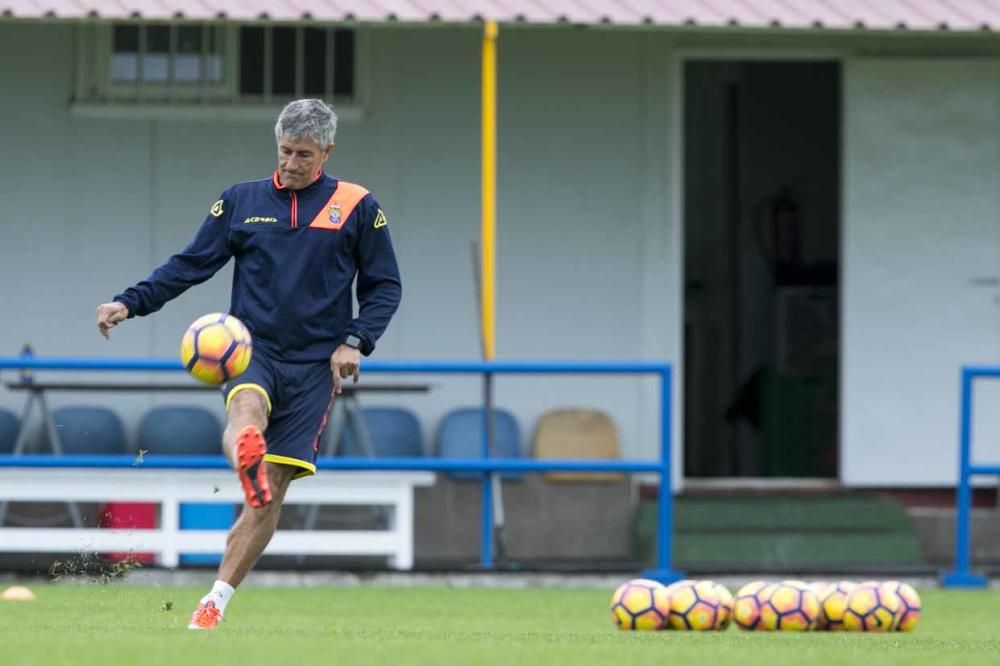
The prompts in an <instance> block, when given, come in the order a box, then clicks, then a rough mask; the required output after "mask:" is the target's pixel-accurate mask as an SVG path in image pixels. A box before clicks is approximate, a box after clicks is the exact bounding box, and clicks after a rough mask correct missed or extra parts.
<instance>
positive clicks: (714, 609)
mask: <svg viewBox="0 0 1000 666" xmlns="http://www.w3.org/2000/svg"><path fill="white" fill-rule="evenodd" d="M667 596H668V597H669V599H670V617H669V619H668V622H669V626H670V628H671V629H682V630H685V629H688V630H694V631H708V630H710V629H715V628H717V626H718V622H719V608H720V606H721V603H722V602H721V600H720V598H719V592H718V591H717V590H716V583H713V582H712V581H710V580H702V581H693V580H689V581H681V582H680V583H674V584H673V585H671V586H669V587H668V588H667Z"/></svg>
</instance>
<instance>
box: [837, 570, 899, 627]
mask: <svg viewBox="0 0 1000 666" xmlns="http://www.w3.org/2000/svg"><path fill="white" fill-rule="evenodd" d="M900 603H901V602H900V598H899V595H898V594H897V593H896V592H895V591H894V590H892V589H891V588H889V587H887V586H885V585H882V584H881V583H872V582H867V583H862V584H860V585H858V586H857V587H855V588H854V589H853V590H851V593H850V594H849V595H848V596H847V608H846V609H845V610H844V628H845V629H847V630H848V631H892V630H894V629H895V628H896V614H897V613H899V607H900Z"/></svg>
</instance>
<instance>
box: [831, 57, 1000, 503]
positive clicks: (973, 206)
mask: <svg viewBox="0 0 1000 666" xmlns="http://www.w3.org/2000/svg"><path fill="white" fill-rule="evenodd" d="M998 96H1000V65H998V63H997V62H995V61H989V60H970V61H957V60H925V61H917V60H912V59H893V60H890V59H857V60H851V61H848V62H847V63H846V64H845V69H844V185H843V188H844V189H843V224H844V237H843V253H842V254H843V258H842V261H843V264H842V266H843V278H842V303H841V306H842V307H841V311H842V326H843V328H842V339H843V352H842V372H841V379H842V391H843V392H842V411H841V414H842V425H841V427H842V429H841V478H842V481H843V482H844V483H845V484H848V485H869V486H893V485H907V486H921V485H923V486H943V485H950V484H952V483H954V482H955V480H956V478H957V467H958V462H957V459H958V454H957V436H958V411H959V405H958V397H959V392H958V390H959V368H960V366H961V365H963V364H966V363H996V362H997V361H1000V307H998V298H1000V219H998V211H1000V206H998V202H1000V178H998V174H1000V141H998V131H997V130H998V121H1000V113H998V111H1000V108H998ZM984 388H985V387H984ZM979 414H980V419H979V424H977V426H980V427H979V432H977V437H978V441H977V444H976V448H977V451H978V453H979V454H980V455H981V456H985V457H990V456H991V455H992V458H993V459H994V462H996V461H998V460H1000V438H998V437H986V436H983V435H985V434H986V433H987V432H994V433H1000V428H998V427H997V426H998V425H1000V403H998V404H995V405H993V406H992V407H991V409H990V410H988V411H987V410H986V409H981V410H979ZM988 440H992V441H994V442H996V443H995V444H994V445H993V446H992V447H991V446H990V444H989V441H988ZM991 449H992V451H993V452H994V453H992V454H991Z"/></svg>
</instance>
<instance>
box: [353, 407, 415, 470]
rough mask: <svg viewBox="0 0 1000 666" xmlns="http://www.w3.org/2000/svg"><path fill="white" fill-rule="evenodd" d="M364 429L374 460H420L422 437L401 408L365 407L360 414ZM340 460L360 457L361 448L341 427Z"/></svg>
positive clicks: (406, 411)
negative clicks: (368, 436)
mask: <svg viewBox="0 0 1000 666" xmlns="http://www.w3.org/2000/svg"><path fill="white" fill-rule="evenodd" d="M361 413H362V418H363V419H364V423H365V428H366V429H367V430H368V434H369V435H370V436H371V440H372V445H373V446H374V447H375V451H374V453H375V457H376V458H385V457H393V456H402V457H420V456H423V455H424V437H423V434H422V433H421V431H420V421H418V420H417V417H416V415H415V414H414V413H413V412H411V411H410V410H408V409H403V408H402V407H365V408H363V409H362V410H361ZM340 444H341V446H340V453H339V455H342V456H364V455H365V452H364V450H363V448H362V446H361V444H360V443H359V442H358V441H357V438H356V437H355V436H354V431H353V430H352V429H351V427H350V425H349V424H347V423H345V424H344V428H343V431H342V432H341V435H340Z"/></svg>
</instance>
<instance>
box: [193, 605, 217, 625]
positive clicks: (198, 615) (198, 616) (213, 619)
mask: <svg viewBox="0 0 1000 666" xmlns="http://www.w3.org/2000/svg"><path fill="white" fill-rule="evenodd" d="M220 622H222V611H220V610H219V609H218V608H216V607H215V602H214V601H206V602H205V603H203V604H198V607H197V608H195V609H194V612H193V613H191V621H190V622H188V629H215V628H216V627H218V626H219V623H220Z"/></svg>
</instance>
